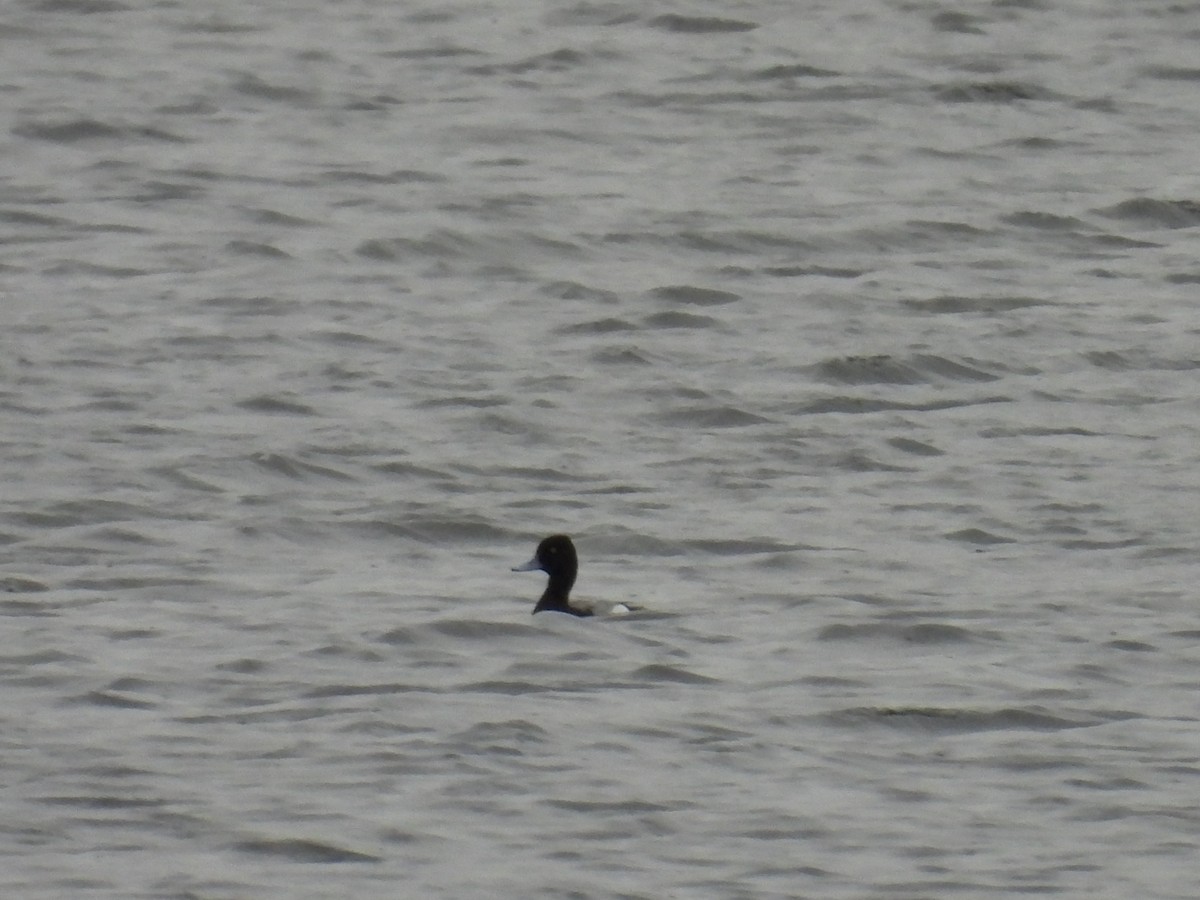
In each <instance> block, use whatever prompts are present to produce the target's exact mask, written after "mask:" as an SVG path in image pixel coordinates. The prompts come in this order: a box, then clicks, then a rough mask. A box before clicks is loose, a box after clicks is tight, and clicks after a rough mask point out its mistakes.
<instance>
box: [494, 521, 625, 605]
mask: <svg viewBox="0 0 1200 900" xmlns="http://www.w3.org/2000/svg"><path fill="white" fill-rule="evenodd" d="M513 571H514V572H537V571H541V572H545V573H546V574H547V575H549V576H550V581H549V583H548V584H547V585H546V591H545V593H543V594H542V598H541V599H540V600H538V602H537V606H535V607H534V608H533V614H534V615H537V614H538V613H540V612H560V613H566V614H567V615H570V616H579V617H580V618H586V617H587V616H596V615H609V616H621V615H625V614H626V613H630V612H633V611H634V610H636V609H639V608H640V607H636V606H631V605H630V604H628V603H605V602H603V601H594V600H592V601H589V600H572V599H571V588H572V587H574V586H575V576H576V575H577V574H578V572H579V556H578V555H577V554H576V553H575V543H574V542H573V541H572V540H571V539H570V538H569V537H568V536H567V535H565V534H552V535H550V537H548V538H543V539H542V541H541V543H539V544H538V545H537V551H536V552H535V553H534V554H533V559H531V560H529V562H527V563H525V564H524V565H520V566H514V567H513Z"/></svg>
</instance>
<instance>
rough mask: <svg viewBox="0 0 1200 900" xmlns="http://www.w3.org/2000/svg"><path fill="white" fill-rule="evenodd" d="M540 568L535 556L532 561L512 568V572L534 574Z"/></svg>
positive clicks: (540, 565)
mask: <svg viewBox="0 0 1200 900" xmlns="http://www.w3.org/2000/svg"><path fill="white" fill-rule="evenodd" d="M541 567H542V564H541V563H540V562H538V560H537V557H536V556H535V557H534V558H533V559H531V560H530V561H529V562H527V563H524V564H522V565H519V566H513V571H514V572H536V571H537V570H538V569H540V568H541Z"/></svg>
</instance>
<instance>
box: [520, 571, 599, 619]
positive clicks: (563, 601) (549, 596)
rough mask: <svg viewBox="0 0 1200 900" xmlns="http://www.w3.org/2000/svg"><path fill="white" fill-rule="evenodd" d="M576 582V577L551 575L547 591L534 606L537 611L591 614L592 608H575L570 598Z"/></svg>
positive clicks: (575, 614)
mask: <svg viewBox="0 0 1200 900" xmlns="http://www.w3.org/2000/svg"><path fill="white" fill-rule="evenodd" d="M574 584H575V579H574V578H570V577H567V576H565V575H551V576H550V583H549V584H547V585H546V592H545V593H544V594H542V599H541V600H539V601H538V603H537V606H535V607H534V608H533V611H534V612H535V613H540V612H545V611H547V610H549V611H553V612H565V613H570V614H571V615H573V616H590V615H591V611H590V610H578V609H574V608H573V607H572V606H571V604H570V603H568V602H567V601H568V598H569V597H570V596H571V588H572V587H573V586H574Z"/></svg>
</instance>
